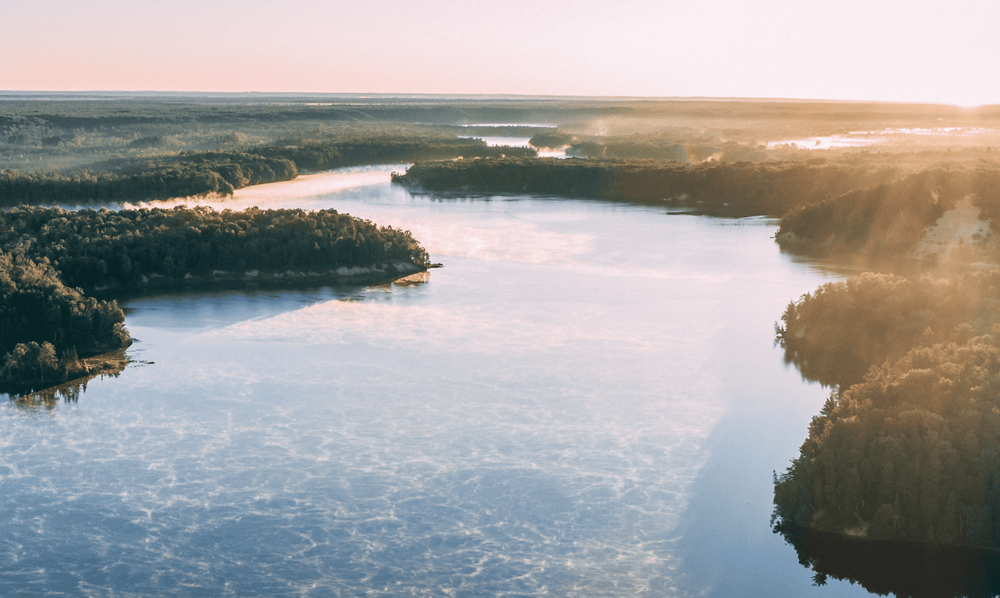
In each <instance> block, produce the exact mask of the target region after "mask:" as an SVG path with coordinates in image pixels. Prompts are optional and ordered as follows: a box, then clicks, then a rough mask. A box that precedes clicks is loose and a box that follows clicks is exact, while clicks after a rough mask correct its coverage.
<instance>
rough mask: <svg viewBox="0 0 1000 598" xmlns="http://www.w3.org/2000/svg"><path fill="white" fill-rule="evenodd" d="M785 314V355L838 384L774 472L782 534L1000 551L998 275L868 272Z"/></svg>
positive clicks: (810, 374)
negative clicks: (791, 455)
mask: <svg viewBox="0 0 1000 598" xmlns="http://www.w3.org/2000/svg"><path fill="white" fill-rule="evenodd" d="M782 320H783V325H782V326H779V327H778V329H777V333H778V337H777V339H778V342H779V344H781V345H782V346H783V347H784V348H785V353H786V359H787V360H788V361H791V362H793V363H795V364H796V365H797V366H798V367H799V368H800V369H801V371H802V374H803V376H805V377H807V378H811V379H815V380H819V381H821V382H823V383H825V384H830V385H836V386H837V389H836V390H835V391H834V392H833V393H832V394H831V396H830V398H829V400H828V401H827V403H826V405H825V406H824V408H823V410H822V412H821V413H820V415H819V416H817V417H815V418H813V421H812V423H811V424H810V427H809V437H808V439H807V440H806V441H805V443H804V444H803V445H802V448H801V451H800V456H799V457H798V458H797V459H796V460H795V461H793V463H792V465H791V467H790V468H789V469H788V471H786V472H785V473H783V474H782V475H780V476H776V478H775V496H774V502H775V511H774V515H775V521H776V524H775V530H776V531H778V532H781V533H783V534H785V535H786V536H787V537H791V536H794V534H796V533H799V532H798V531H797V530H801V529H803V528H810V529H816V530H819V531H824V532H832V533H838V534H848V535H858V536H863V537H867V538H871V539H877V540H894V541H919V542H927V543H944V544H956V545H967V546H977V547H984V548H1000V273H997V272H982V273H970V274H965V275H962V276H956V277H953V278H951V279H948V280H935V279H932V278H930V277H926V276H925V277H899V276H892V275H886V274H871V273H869V274H865V275H862V276H860V277H855V278H851V279H849V280H847V281H845V282H842V283H832V284H827V285H824V286H823V287H821V288H820V289H819V290H818V291H816V292H815V293H813V294H810V295H806V296H804V297H803V298H802V299H801V300H800V301H799V302H797V303H793V304H791V305H789V307H788V309H787V310H786V311H785V315H784V316H783V318H782Z"/></svg>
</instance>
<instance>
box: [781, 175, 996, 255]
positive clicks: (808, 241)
mask: <svg viewBox="0 0 1000 598" xmlns="http://www.w3.org/2000/svg"><path fill="white" fill-rule="evenodd" d="M963 201H966V204H967V207H969V208H974V209H977V210H979V218H980V219H982V220H984V221H985V220H987V219H988V220H989V221H990V222H1000V169H997V168H992V167H991V168H968V169H963V168H959V169H943V168H935V169H931V170H926V171H924V172H919V173H916V174H911V175H908V176H905V177H903V178H900V179H898V180H895V181H892V182H889V183H883V184H879V185H875V186H872V187H867V188H858V189H854V190H851V191H849V192H846V193H843V194H840V195H837V196H834V197H830V198H829V199H826V200H823V201H820V202H813V203H809V204H806V205H803V206H802V207H800V208H798V209H796V210H794V211H792V212H790V213H788V214H787V215H785V217H784V218H783V219H782V221H781V227H780V228H779V230H778V234H777V235H776V239H777V241H778V244H779V245H781V247H782V249H785V250H788V251H792V252H794V253H799V254H805V255H813V256H818V257H834V258H837V259H840V260H853V261H856V262H858V263H861V264H865V265H872V266H885V267H892V266H893V265H895V264H896V263H897V262H899V260H900V258H904V257H921V256H918V255H917V254H916V252H917V249H918V245H919V244H920V243H921V241H923V240H924V237H925V231H926V229H927V228H928V227H930V226H932V225H934V224H935V222H936V221H937V220H938V219H939V218H941V216H943V215H944V214H945V212H947V211H949V210H952V209H955V208H956V207H960V205H961V204H962V202H963ZM968 224H975V216H973V221H972V222H970V223H968ZM975 235H977V236H972V237H970V238H968V239H961V241H960V242H961V244H962V245H963V246H964V247H963V250H964V251H966V252H974V253H977V254H978V259H968V260H966V261H970V262H975V261H982V259H983V257H984V256H983V251H989V250H990V248H989V247H988V246H987V245H988V241H989V240H990V239H988V238H986V236H985V235H983V234H982V233H975ZM947 240H950V241H954V242H959V238H954V239H947ZM944 241H945V240H942V242H944ZM942 249H944V247H928V250H929V254H927V255H925V256H923V257H926V258H928V259H931V260H933V259H935V258H937V257H940V255H939V254H940V250H942ZM970 257H973V258H974V256H970Z"/></svg>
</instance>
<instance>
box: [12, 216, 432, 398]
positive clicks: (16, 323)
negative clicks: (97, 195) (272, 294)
mask: <svg viewBox="0 0 1000 598" xmlns="http://www.w3.org/2000/svg"><path fill="white" fill-rule="evenodd" d="M393 263H406V264H411V265H412V266H415V267H417V268H425V267H427V266H428V265H429V264H430V260H429V257H428V255H427V252H426V251H425V250H424V249H423V247H421V246H420V244H419V243H418V242H417V241H416V240H414V239H413V236H412V235H411V234H410V232H409V231H403V230H399V229H395V228H392V227H379V226H377V225H375V224H374V223H372V222H370V221H368V220H361V219H358V218H354V217H351V216H349V215H347V214H339V213H337V211H336V210H321V211H318V212H306V211H303V210H298V209H295V210H260V209H258V208H249V209H247V210H243V211H239V212H234V211H231V210H225V211H222V212H217V211H215V210H212V209H211V208H208V207H196V208H188V207H186V206H180V207H177V208H173V209H160V208H153V209H135V210H120V211H111V210H107V209H101V210H91V209H85V210H79V211H69V210H65V209H62V208H43V207H21V208H15V209H12V210H7V211H3V212H0V355H5V356H4V358H3V361H2V362H0V392H25V391H27V390H32V389H37V388H40V387H43V386H49V385H51V384H54V383H57V382H60V381H63V380H65V379H66V378H67V377H68V376H71V375H74V374H75V373H79V372H78V371H77V370H78V369H79V367H80V364H79V360H78V356H86V355H90V354H96V353H101V352H105V351H110V350H112V349H116V348H122V347H127V346H128V345H129V344H130V342H131V341H130V338H129V335H128V332H127V331H126V330H125V329H124V328H123V327H122V325H123V323H124V320H125V318H124V314H123V313H122V311H121V309H119V308H118V305H117V303H116V302H115V301H100V300H97V299H95V298H93V297H91V296H88V295H93V294H98V293H100V294H105V295H107V294H117V293H123V292H144V291H150V290H155V289H161V288H172V287H180V286H184V285H186V284H188V283H190V282H201V283H206V282H207V283H208V284H212V285H216V284H226V285H229V286H231V285H232V284H246V283H247V282H248V281H254V280H257V278H255V277H256V276H257V275H259V278H260V279H264V280H267V281H269V282H272V283H273V282H274V281H275V280H281V281H282V282H283V283H285V284H287V281H288V280H290V279H289V278H281V279H276V278H275V277H274V276H273V275H274V274H280V275H281V276H284V274H285V273H287V272H288V271H289V270H291V271H292V272H293V273H305V272H309V273H315V274H317V275H328V276H329V275H331V274H332V273H335V272H336V271H337V270H338V269H340V268H344V267H346V268H353V267H356V266H357V267H370V266H373V265H384V266H385V268H386V269H387V270H386V271H387V274H386V275H391V274H388V272H395V271H396V270H394V269H392V268H393V266H392V264H393ZM249 274H253V275H254V276H248V275H249ZM220 275H221V278H219V276H220Z"/></svg>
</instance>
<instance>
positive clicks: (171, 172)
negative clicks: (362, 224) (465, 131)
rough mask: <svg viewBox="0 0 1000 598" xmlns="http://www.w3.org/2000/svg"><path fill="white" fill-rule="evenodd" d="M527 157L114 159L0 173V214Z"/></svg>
mask: <svg viewBox="0 0 1000 598" xmlns="http://www.w3.org/2000/svg"><path fill="white" fill-rule="evenodd" d="M507 154H510V155H533V154H534V150H532V149H530V148H504V147H488V146H487V145H486V144H485V143H484V142H483V141H481V140H478V139H462V138H448V137H444V138H438V137H433V138H431V137H429V136H423V137H421V136H412V137H385V138H370V137H369V138H363V139H337V140H326V141H322V140H302V139H283V140H279V141H277V142H275V143H272V144H268V145H261V146H256V147H251V148H248V149H247V150H246V151H243V152H222V151H213V152H195V153H188V152H181V153H179V154H177V155H174V156H159V157H149V158H143V159H134V160H120V161H117V162H112V163H109V164H106V165H105V166H106V167H113V169H109V170H104V171H101V172H98V173H93V172H90V171H78V172H75V173H73V174H61V173H58V172H51V171H49V172H36V173H26V174H22V173H19V172H17V171H13V170H5V171H0V207H13V206H18V205H42V204H44V205H53V204H61V205H87V204H107V203H124V202H136V201H152V200H158V199H171V198H175V197H192V196H204V195H223V196H225V195H231V194H232V193H233V191H235V190H236V189H242V188H243V187H247V186H249V185H259V184H261V183H272V182H275V181H288V180H291V179H294V178H295V177H296V176H297V175H298V173H299V172H300V171H318V170H329V169H332V168H340V167H344V166H359V165H365V164H385V163H394V162H406V161H412V160H417V159H452V158H459V157H494V156H503V155H507Z"/></svg>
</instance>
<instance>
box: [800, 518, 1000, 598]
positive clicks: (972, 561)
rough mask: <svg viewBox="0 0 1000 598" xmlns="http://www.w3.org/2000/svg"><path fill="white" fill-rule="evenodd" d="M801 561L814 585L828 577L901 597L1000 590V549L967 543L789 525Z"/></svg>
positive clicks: (954, 597)
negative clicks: (910, 539) (900, 538)
mask: <svg viewBox="0 0 1000 598" xmlns="http://www.w3.org/2000/svg"><path fill="white" fill-rule="evenodd" d="M782 536H783V537H784V538H785V540H786V541H788V543H789V544H791V545H792V546H793V547H794V548H795V551H796V553H797V554H798V557H799V563H801V564H802V565H803V566H804V567H806V568H808V569H811V570H812V571H813V572H814V573H815V575H814V576H813V581H814V583H815V584H816V585H826V584H827V583H828V581H829V579H830V578H833V579H839V580H843V581H848V582H851V583H857V584H859V585H861V587H863V588H865V589H866V590H868V591H869V592H872V593H875V594H879V595H887V594H894V595H896V596H897V598H923V597H934V598H958V597H960V596H961V597H968V598H987V597H993V596H997V595H1000V551H996V550H984V549H978V548H970V547H963V546H945V545H932V544H918V543H913V542H889V541H879V540H863V539H859V538H852V537H847V536H839V535H835V534H828V533H823V532H817V531H814V530H803V529H801V528H790V527H789V528H786V529H784V530H783V531H782Z"/></svg>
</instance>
